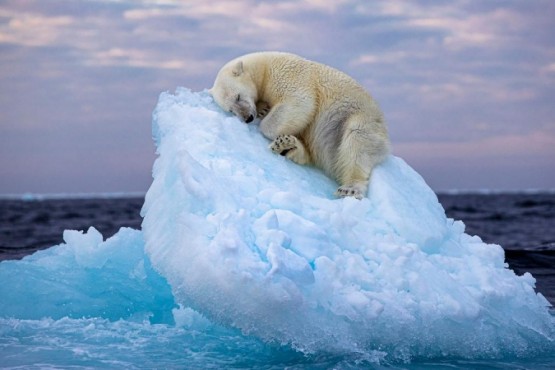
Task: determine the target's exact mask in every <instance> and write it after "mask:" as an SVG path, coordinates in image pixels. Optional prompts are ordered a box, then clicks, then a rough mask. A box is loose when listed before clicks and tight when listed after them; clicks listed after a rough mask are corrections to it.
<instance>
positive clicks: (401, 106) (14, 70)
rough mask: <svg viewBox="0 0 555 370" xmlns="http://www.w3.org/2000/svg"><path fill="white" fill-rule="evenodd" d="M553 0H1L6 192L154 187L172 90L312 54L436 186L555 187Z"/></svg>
mask: <svg viewBox="0 0 555 370" xmlns="http://www.w3.org/2000/svg"><path fill="white" fill-rule="evenodd" d="M554 19H555V1H552V0H530V1H507V0H503V1H469V0H454V1H438V0H435V1H432V0H429V1H367V0H360V1H349V0H345V1H338V0H329V1H321V0H305V1H248V0H243V1H241V0H240V1H226V0H221V1H212V0H202V1H171V0H143V1H136V0H135V1H115V0H114V1H109V0H97V1H85V0H82V1H79V0H49V1H44V0H42V1H38V0H37V1H33V0H11V1H4V0H0V194H2V193H4V194H5V193H23V192H34V193H50V192H56V193H60V192H120V191H123V192H128V191H134V192H136V191H138V192H145V191H146V190H147V189H148V187H149V185H150V183H151V168H152V164H153V161H154V159H155V155H154V150H155V149H154V145H153V142H152V138H151V128H150V127H151V114H152V110H153V108H154V107H155V105H156V102H157V99H158V95H159V94H160V93H161V92H162V91H174V90H175V88H176V87H178V86H185V87H189V88H191V89H193V90H196V91H200V90H203V89H205V88H209V87H211V86H212V82H213V80H214V77H215V75H216V73H217V72H218V70H219V68H220V67H221V66H222V65H223V64H224V63H225V62H226V61H228V60H229V59H232V58H234V57H236V56H239V55H241V54H245V53H248V52H252V51H259V50H280V51H288V52H293V53H296V54H300V55H302V56H304V57H306V58H308V59H312V60H316V61H319V62H322V63H325V64H328V65H331V66H333V67H336V68H338V69H340V70H342V71H344V72H346V73H348V74H349V75H351V76H352V77H354V78H355V79H356V80H358V81H359V82H360V83H361V84H362V85H363V86H364V87H365V88H367V90H368V91H370V92H371V93H372V95H373V96H374V97H375V98H376V99H377V100H378V102H379V103H380V105H381V107H382V109H383V111H384V113H385V117H386V120H387V121H388V126H389V132H390V135H391V139H392V143H393V152H394V154H395V155H398V156H400V157H402V158H404V159H405V160H406V161H407V162H408V163H409V164H410V165H412V166H413V167H414V168H415V169H416V170H417V171H418V172H420V174H421V175H422V176H423V177H424V178H425V180H426V181H427V182H428V184H430V185H431V186H432V188H433V189H435V190H449V189H467V190H468V189H474V190H477V189H497V190H518V189H530V188H540V189H546V188H555V21H554Z"/></svg>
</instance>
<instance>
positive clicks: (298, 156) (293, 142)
mask: <svg viewBox="0 0 555 370" xmlns="http://www.w3.org/2000/svg"><path fill="white" fill-rule="evenodd" d="M270 149H271V150H272V152H274V153H276V154H279V155H284V156H286V157H287V158H289V159H290V160H292V161H293V162H295V163H298V164H309V163H310V162H311V160H310V154H309V153H308V150H306V147H305V146H304V144H303V143H302V142H301V141H300V140H299V139H297V138H296V137H295V136H293V135H279V136H278V137H277V138H276V139H275V140H274V141H272V143H271V144H270Z"/></svg>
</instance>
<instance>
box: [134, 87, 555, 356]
mask: <svg viewBox="0 0 555 370" xmlns="http://www.w3.org/2000/svg"><path fill="white" fill-rule="evenodd" d="M153 136H154V140H155V142H156V146H157V153H158V159H157V160H156V162H155V164H154V168H153V177H154V180H153V183H152V185H151V187H150V189H149V191H148V193H147V195H146V200H145V204H144V207H143V210H142V215H143V217H144V221H143V225H142V226H143V236H144V240H145V249H146V253H147V254H148V256H149V257H150V261H151V263H152V265H153V267H154V269H155V270H157V271H158V272H159V273H160V274H161V275H162V276H164V277H165V278H166V279H167V281H168V282H169V284H170V286H171V289H172V292H173V295H174V299H175V300H176V302H177V303H178V304H181V305H183V306H185V307H191V308H193V309H194V310H196V311H198V312H201V313H202V314H204V315H205V316H207V317H208V318H209V319H211V320H213V321H215V322H217V323H220V324H223V325H227V326H232V327H236V328H239V329H241V330H242V331H243V333H245V334H248V335H253V336H257V337H259V338H262V339H263V340H265V341H271V342H277V343H281V344H290V345H292V346H293V347H294V348H296V349H298V350H301V351H304V352H307V353H311V352H320V351H325V352H337V353H352V352H359V353H367V354H372V355H374V356H375V355H380V354H381V355H383V356H385V357H388V358H394V359H405V360H408V359H411V358H415V357H421V356H423V357H446V356H462V357H465V358H469V357H471V358H475V357H497V356H512V355H523V354H530V353H535V352H537V351H545V350H552V349H553V348H554V346H553V338H554V337H555V334H554V320H553V317H552V316H551V315H550V314H549V312H548V308H547V307H548V306H549V303H548V302H547V300H546V299H545V298H544V297H543V296H542V295H541V294H537V293H535V291H534V284H535V280H534V278H533V277H532V276H531V275H529V274H525V275H523V276H516V275H515V274H514V272H513V271H512V270H509V269H508V268H507V265H506V264H505V262H504V253H503V250H502V249H501V247H499V246H497V245H487V244H485V243H483V242H482V241H481V240H480V238H479V237H476V236H469V235H467V234H465V233H464V225H463V223H462V222H460V221H453V220H452V219H448V218H446V216H445V213H444V210H443V208H442V207H441V205H440V204H439V203H438V200H437V198H436V196H435V194H434V193H433V191H432V190H431V189H430V188H429V187H428V186H427V185H426V183H425V182H424V181H423V179H422V178H421V177H420V176H419V175H418V174H417V173H416V172H415V171H414V170H412V169H411V168H410V167H409V166H408V165H407V164H406V163H405V162H403V161H402V160H401V159H399V158H396V157H394V156H391V157H390V158H389V159H387V161H386V162H385V163H383V164H382V165H380V166H379V167H378V168H376V169H375V171H374V174H373V177H372V181H371V184H370V188H369V198H368V199H363V200H362V201H358V200H355V199H351V198H347V199H335V198H334V197H333V196H332V194H333V192H334V191H335V189H336V187H337V184H336V183H335V182H334V181H332V180H330V179H329V178H327V177H326V176H325V175H324V174H322V173H321V172H320V171H319V170H317V169H314V168H310V167H306V166H305V167H303V166H299V165H296V164H294V163H292V162H290V161H288V160H287V159H285V158H283V157H280V156H276V155H274V154H272V153H271V151H270V150H268V148H267V146H268V142H267V140H266V139H265V138H263V137H262V135H261V134H260V133H259V132H258V127H257V125H255V124H251V125H246V124H243V123H241V122H239V121H238V120H237V119H236V118H234V117H232V116H230V115H229V114H227V113H225V112H223V111H221V110H220V109H219V108H218V107H217V106H216V105H215V104H214V102H213V100H212V98H211V96H210V95H209V94H208V93H207V92H201V93H193V92H191V91H189V90H186V89H178V90H177V92H176V93H175V94H170V93H163V94H162V95H161V96H160V100H159V102H158V105H157V107H156V109H155V111H154V114H153Z"/></svg>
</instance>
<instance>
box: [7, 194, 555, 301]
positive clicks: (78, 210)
mask: <svg viewBox="0 0 555 370" xmlns="http://www.w3.org/2000/svg"><path fill="white" fill-rule="evenodd" d="M438 197H439V200H440V202H441V204H442V205H443V207H444V208H445V211H446V213H447V216H448V217H450V218H454V219H455V220H462V221H463V222H464V223H465V225H466V232H467V233H468V234H470V235H478V236H480V237H481V238H482V240H484V241H485V242H487V243H495V244H499V245H501V246H502V247H503V248H504V249H505V254H506V261H507V262H508V263H509V266H510V267H511V268H512V269H513V270H515V271H516V272H517V273H518V274H523V273H524V272H530V273H531V274H532V275H533V276H534V277H535V278H536V279H537V289H538V290H539V291H540V292H541V293H542V294H543V295H544V296H545V297H546V298H547V299H548V300H549V301H550V302H551V303H555V193H554V192H549V193H501V194H439V195H438ZM143 201H144V199H143V198H142V197H103V198H98V199H95V198H85V199H80V198H74V199H63V198H55V199H49V198H48V197H46V198H43V197H27V198H25V200H24V199H14V198H9V199H0V261H1V260H6V259H20V258H22V257H24V256H26V255H28V254H31V253H33V252H34V251H36V250H40V249H44V248H48V247H51V246H54V245H58V244H60V243H62V242H63V239H62V235H63V231H64V230H66V229H71V230H87V229H88V228H89V227H90V226H94V227H95V228H96V229H97V230H98V231H100V232H101V233H102V235H104V237H105V238H108V237H110V236H112V235H113V234H115V233H116V232H117V231H118V230H119V229H120V227H123V226H126V227H131V228H134V229H140V227H141V221H142V218H141V216H140V214H139V213H140V210H141V207H142V205H143Z"/></svg>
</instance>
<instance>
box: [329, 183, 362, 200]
mask: <svg viewBox="0 0 555 370" xmlns="http://www.w3.org/2000/svg"><path fill="white" fill-rule="evenodd" d="M335 195H336V196H337V197H339V198H345V197H354V198H356V199H362V198H364V193H363V191H362V190H361V189H360V187H359V186H357V185H342V186H340V187H339V188H338V189H337V191H336V192H335Z"/></svg>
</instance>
